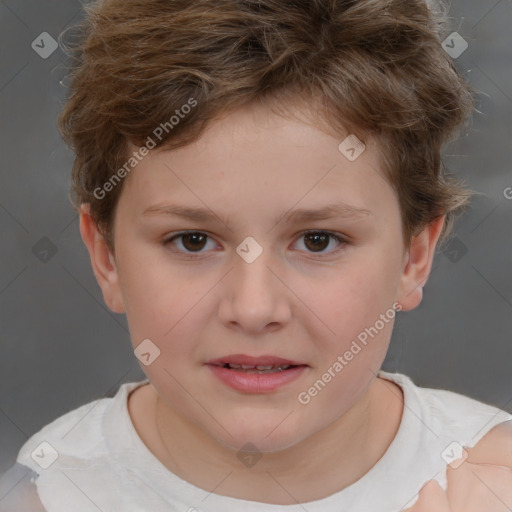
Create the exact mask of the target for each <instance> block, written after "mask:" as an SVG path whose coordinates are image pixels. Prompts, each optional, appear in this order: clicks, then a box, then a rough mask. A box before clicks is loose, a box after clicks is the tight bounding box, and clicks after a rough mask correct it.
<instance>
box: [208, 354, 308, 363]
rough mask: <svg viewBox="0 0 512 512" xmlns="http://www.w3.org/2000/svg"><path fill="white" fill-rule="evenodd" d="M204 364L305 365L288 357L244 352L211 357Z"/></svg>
mask: <svg viewBox="0 0 512 512" xmlns="http://www.w3.org/2000/svg"><path fill="white" fill-rule="evenodd" d="M206 364H208V365H214V366H224V365H225V364H244V365H254V366H265V365H274V366H279V365H285V364H288V365H290V366H307V365H306V364H304V363H300V362H298V361H292V360H290V359H283V358H282V357H277V356H271V355H263V356H257V357H254V356H248V355H245V354H232V355H229V356H225V357H219V358H218V359H212V360H210V361H208V362H207V363H206Z"/></svg>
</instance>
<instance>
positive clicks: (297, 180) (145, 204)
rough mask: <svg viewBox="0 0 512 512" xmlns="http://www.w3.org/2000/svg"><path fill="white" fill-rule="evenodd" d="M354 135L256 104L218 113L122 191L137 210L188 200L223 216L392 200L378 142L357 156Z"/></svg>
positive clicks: (153, 157)
mask: <svg viewBox="0 0 512 512" xmlns="http://www.w3.org/2000/svg"><path fill="white" fill-rule="evenodd" d="M349 135H350V134H349V133H348V132H347V133H344V134H341V135H335V134H331V133H328V132H326V131H325V130H324V129H322V128H319V127H318V124H316V123H314V122H312V121H309V120H308V119H307V118H305V117H304V116H303V115H301V113H298V116H283V115H281V114H278V113H275V112H273V111H272V110H271V109H270V108H269V107H266V106H263V105H251V106H248V107H244V108H242V109H239V110H236V111H234V112H231V113H229V114H226V115H224V116H222V117H220V118H218V119H216V120H215V121H213V122H212V123H211V124H210V125H209V126H208V128H207V129H206V131H205V132H204V133H203V134H202V136H201V137H200V138H199V139H198V140H196V141H195V142H193V143H191V144H189V145H187V146H184V147H181V148H177V149H173V150H167V149H158V150H156V151H152V152H151V153H150V154H149V155H148V156H146V157H145V158H144V159H143V160H142V161H141V162H140V163H139V164H138V165H137V166H136V168H135V169H134V170H133V171H132V173H131V174H130V176H129V179H128V180H127V183H126V184H125V188H126V190H125V191H124V192H123V194H122V195H121V197H123V195H124V196H129V198H130V205H131V207H132V209H133V210H135V211H137V213H138V214H142V213H143V212H144V211H145V210H147V209H148V208H151V207H154V206H157V205H162V204H164V203H169V202H171V203H172V202H173V201H176V200H179V201H180V203H181V205H182V206H183V203H186V204H188V205H189V206H195V207H205V206H206V207H207V206H208V205H209V204H210V205H213V204H215V212H219V213H218V215H221V211H226V212H230V211H232V210H237V211H238V214H239V215H243V211H242V210H241V209H252V211H253V212H256V213H258V214H264V213H265V212H267V211H268V210H270V209H273V207H274V205H277V206H279V211H280V212H282V211H283V210H286V209H287V208H286V207H288V208H291V207H292V206H293V205H294V204H296V205H297V206H300V207H302V208H305V209H307V208H308V207H318V206H319V205H320V204H323V205H324V206H325V205H326V204H333V203H338V202H343V203H346V204H350V205H352V206H354V207H356V208H360V209H366V210H371V208H370V206H372V207H377V208H378V207H379V205H382V206H385V205H384V204H383V203H385V201H386V200H388V201H389V200H393V199H394V192H393V191H392V189H391V187H390V185H389V184H388V182H387V180H386V179H385V178H384V174H383V171H382V168H381V158H380V152H379V148H378V145H377V141H376V140H375V139H372V138H367V139H366V140H365V143H366V147H365V149H364V151H363V152H362V153H361V154H360V156H359V157H357V158H356V159H355V160H352V161H351V160H350V159H348V158H347V156H346V154H345V153H344V152H343V151H341V150H340V143H342V142H343V141H344V140H345V139H346V138H347V136H349ZM349 140H350V141H352V140H353V139H349ZM343 147H345V146H343ZM203 209H204V208H203ZM206 209H207V208H206ZM272 214H273V215H274V216H275V214H276V212H275V211H273V212H272Z"/></svg>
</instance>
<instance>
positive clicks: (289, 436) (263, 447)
mask: <svg viewBox="0 0 512 512" xmlns="http://www.w3.org/2000/svg"><path fill="white" fill-rule="evenodd" d="M290 416H291V415H290ZM286 421H288V420H285V422H283V417H280V418H279V420H278V421H275V422H269V421H268V419H267V420H266V421H264V422H258V421H257V420H256V419H255V420H254V421H247V419H246V421H242V422H240V423H239V424H238V426H237V427H235V426H234V423H229V422H228V424H230V425H231V426H230V427H229V428H228V430H229V433H230V434H231V436H230V435H229V434H227V433H226V432H224V431H222V432H221V433H220V437H219V432H218V431H217V432H216V434H217V435H215V437H216V439H217V441H218V442H219V443H220V444H222V445H224V446H226V447H228V448H230V449H232V450H234V451H236V452H239V451H240V450H242V451H243V450H244V447H247V446H248V445H250V446H255V447H256V448H257V450H258V451H259V452H262V453H272V452H280V451H283V450H286V449H288V448H291V447H292V446H294V445H296V444H298V443H300V441H302V440H303V439H305V438H306V437H307V433H305V432H304V431H303V429H301V431H300V432H299V431H298V429H297V428H296V427H297V426H296V425H293V424H291V422H290V424H289V425H286V427H285V426H284V424H285V423H286ZM281 422H283V423H281ZM280 423H281V424H280ZM252 449H254V448H252ZM252 449H249V450H248V451H252ZM255 451H256V450H255Z"/></svg>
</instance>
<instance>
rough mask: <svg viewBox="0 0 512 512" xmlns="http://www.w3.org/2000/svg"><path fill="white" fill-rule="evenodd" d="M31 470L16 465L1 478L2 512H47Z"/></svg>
mask: <svg viewBox="0 0 512 512" xmlns="http://www.w3.org/2000/svg"><path fill="white" fill-rule="evenodd" d="M34 477H37V475H36V473H34V472H33V471H32V470H30V469H29V468H27V467H25V466H23V465H21V464H15V465H14V466H13V467H11V468H10V469H9V470H8V471H7V472H5V473H3V474H2V475H1V476H0V512H46V509H45V508H44V506H43V504H42V503H41V501H40V500H39V494H38V492H37V488H36V485H35V483H34Z"/></svg>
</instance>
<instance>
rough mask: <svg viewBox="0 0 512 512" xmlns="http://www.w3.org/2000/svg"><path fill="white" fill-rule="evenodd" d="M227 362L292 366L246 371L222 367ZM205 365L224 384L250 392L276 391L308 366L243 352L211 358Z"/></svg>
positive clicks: (275, 357)
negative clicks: (284, 368)
mask: <svg viewBox="0 0 512 512" xmlns="http://www.w3.org/2000/svg"><path fill="white" fill-rule="evenodd" d="M229 363H232V364H239V365H251V366H268V365H274V366H281V365H290V366H292V368H289V369H287V370H283V371H281V372H275V373H246V372H243V371H238V370H232V369H229V368H224V365H226V364H229ZM206 366H207V367H208V368H209V369H210V370H211V372H212V374H213V375H214V376H215V377H216V378H218V379H219V380H220V381H221V382H222V383H223V384H225V385H226V386H229V387H230V388H232V389H235V390H237V391H240V392H243V393H252V394H258V393H260V394H261V393H271V392H273V391H276V390H278V389H280V388H282V387H284V386H286V385H287V384H289V383H290V382H292V381H294V380H296V379H298V378H299V377H300V376H301V375H302V374H303V373H304V372H305V371H306V369H307V368H308V367H309V366H308V365H307V364H304V363H300V362H297V361H292V360H290V359H284V358H281V357H277V356H270V355H264V356H259V357H253V356H248V355H245V354H233V355H230V356H226V357H220V358H218V359H212V360H211V361H208V362H207V363H206Z"/></svg>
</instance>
